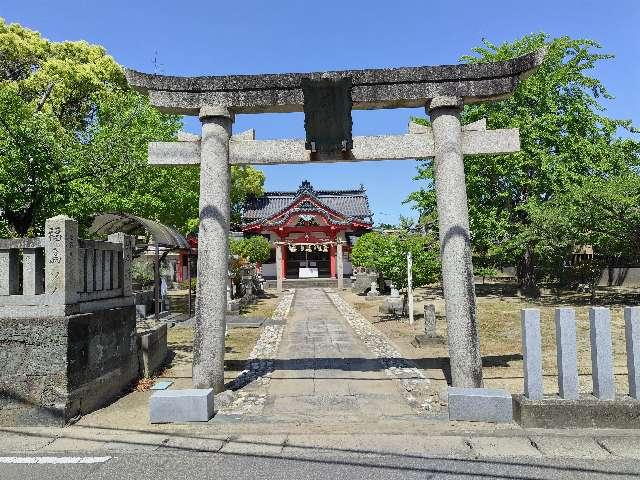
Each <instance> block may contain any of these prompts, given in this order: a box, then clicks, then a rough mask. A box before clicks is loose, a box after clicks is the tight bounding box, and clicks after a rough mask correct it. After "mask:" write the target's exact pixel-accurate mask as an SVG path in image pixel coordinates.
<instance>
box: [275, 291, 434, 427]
mask: <svg viewBox="0 0 640 480" xmlns="http://www.w3.org/2000/svg"><path fill="white" fill-rule="evenodd" d="M367 323H368V322H367ZM369 325H370V324H369ZM366 338H367V339H371V338H373V337H372V336H371V335H369V336H367V337H366ZM375 340H376V342H377V343H376V344H375V345H371V344H368V343H367V342H366V341H363V340H362V335H361V332H360V331H356V330H355V329H354V328H353V324H352V322H351V321H349V319H348V318H346V317H345V315H344V313H343V312H341V311H338V309H337V308H336V306H334V302H332V299H330V298H329V297H328V296H327V294H326V293H325V292H324V291H323V290H322V289H319V288H307V289H298V290H297V291H296V295H295V300H294V302H293V308H292V311H291V315H290V317H289V319H288V322H287V326H286V329H285V332H284V335H283V338H282V342H281V345H280V349H279V351H278V355H277V358H276V360H275V365H274V372H273V373H272V375H271V381H270V385H269V395H268V399H267V401H266V404H265V408H264V411H263V413H264V414H265V415H279V416H283V415H284V416H286V415H291V416H292V418H296V419H297V420H298V421H300V420H302V421H304V420H305V419H308V420H309V421H313V420H314V419H316V420H317V419H318V418H324V419H326V421H327V422H330V423H335V422H336V421H341V420H346V419H348V420H349V421H357V420H358V419H361V418H362V417H366V418H372V419H380V418H382V417H390V416H402V415H414V414H415V409H414V408H412V405H411V404H410V403H408V402H407V400H406V398H404V397H403V395H402V392H403V391H406V390H404V389H403V388H401V387H400V385H399V383H398V381H397V380H396V378H401V379H404V380H407V381H414V380H415V379H416V378H419V377H421V374H420V373H419V372H418V371H417V370H415V369H413V370H411V369H408V368H407V369H406V370H405V369H404V367H405V365H403V364H400V363H395V362H393V360H389V358H388V357H389V356H388V355H387V353H389V352H387V351H384V352H382V355H381V353H380V351H379V350H380V349H381V348H383V347H384V345H383V344H384V337H382V338H381V337H375ZM395 356H399V354H398V355H395ZM381 357H385V358H384V360H382V361H381ZM390 369H394V370H396V371H397V373H398V376H397V377H396V376H394V375H392V374H390V373H389V370H390Z"/></svg>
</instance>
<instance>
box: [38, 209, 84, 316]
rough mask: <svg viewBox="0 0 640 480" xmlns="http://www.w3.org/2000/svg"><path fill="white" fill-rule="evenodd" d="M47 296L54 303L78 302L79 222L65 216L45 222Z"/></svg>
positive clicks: (67, 303)
mask: <svg viewBox="0 0 640 480" xmlns="http://www.w3.org/2000/svg"><path fill="white" fill-rule="evenodd" d="M44 245H45V247H44V248H45V293H46V294H47V295H50V298H51V302H52V303H54V304H59V305H69V304H73V303H77V302H78V278H77V272H78V222H76V221H75V220H74V219H73V218H70V217H67V216H65V215H58V216H56V217H52V218H48V219H47V220H46V222H45V232H44Z"/></svg>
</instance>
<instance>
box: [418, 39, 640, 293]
mask: <svg viewBox="0 0 640 480" xmlns="http://www.w3.org/2000/svg"><path fill="white" fill-rule="evenodd" d="M544 46H546V47H547V48H548V53H547V56H546V59H545V61H544V63H543V65H542V66H541V67H540V68H539V70H538V71H537V72H536V73H535V74H533V75H532V76H531V77H529V78H528V79H526V80H525V81H523V82H522V83H521V84H520V85H519V86H518V88H517V89H516V91H515V93H514V95H513V96H511V97H510V98H508V99H506V100H504V101H500V102H494V103H487V104H475V105H467V106H465V109H464V111H463V113H462V120H463V123H469V122H473V121H475V120H479V119H481V118H486V119H487V128H492V129H495V128H514V127H515V128H519V129H520V139H521V151H520V152H519V153H515V154H509V155H501V156H478V157H474V158H467V159H466V160H465V174H466V179H467V194H468V198H469V215H470V226H471V232H472V243H473V248H474V253H475V255H476V256H481V257H483V258H485V263H486V264H487V265H515V267H516V271H517V276H518V280H519V283H520V286H521V288H522V289H523V291H525V292H529V293H534V294H535V293H536V291H537V285H538V281H539V279H540V277H541V274H543V273H544V272H543V270H541V267H542V266H543V265H541V262H540V255H541V254H542V253H543V250H544V249H545V248H546V246H545V244H544V241H545V239H544V235H541V234H542V233H543V232H541V231H540V230H539V229H538V228H537V227H536V226H535V225H534V224H533V222H532V215H533V213H534V212H536V211H538V210H540V209H543V208H545V207H544V205H545V204H546V203H547V202H549V201H550V200H552V199H553V198H554V197H555V196H557V195H559V194H561V193H562V192H565V191H568V190H569V189H570V188H571V187H572V186H574V185H581V184H582V183H583V182H584V181H585V180H586V179H587V178H589V177H592V176H595V177H600V178H605V177H607V176H609V175H618V174H620V173H624V172H627V171H629V168H630V166H632V165H636V164H637V163H638V155H639V153H640V146H639V143H638V142H637V141H636V140H633V139H631V138H626V139H625V138H620V137H619V136H618V133H617V132H618V130H619V129H626V130H629V131H633V128H632V126H631V123H630V121H627V120H616V119H611V118H608V117H607V116H605V115H604V114H603V110H604V107H603V106H602V104H601V103H600V99H601V98H605V99H610V98H612V97H611V95H610V94H609V93H608V92H607V90H606V89H605V87H604V85H603V84H602V82H600V81H599V80H598V79H596V78H594V77H592V76H589V74H588V72H589V71H590V70H592V69H593V68H594V67H595V66H596V65H597V63H598V62H599V61H601V60H606V59H610V58H612V56H611V55H607V54H602V53H597V52H596V50H597V49H599V48H600V46H599V45H598V44H597V43H596V42H594V41H592V40H584V39H571V38H569V37H560V38H555V39H550V38H549V37H548V36H547V35H545V34H542V33H541V34H534V35H527V36H525V37H524V38H522V39H520V40H516V41H515V42H512V43H504V44H501V45H495V44H492V43H491V42H489V41H487V40H484V41H483V45H482V46H480V47H477V48H474V49H473V52H474V53H475V54H476V55H475V56H465V57H463V58H462V60H463V61H464V62H467V63H483V62H491V61H499V60H506V59H509V58H513V57H516V56H518V55H522V54H524V53H526V52H529V51H532V50H535V49H538V48H542V47H544ZM416 179H418V180H427V182H428V183H427V185H426V187H424V188H422V189H420V190H419V191H417V192H415V193H413V194H412V195H411V196H410V200H411V201H413V202H415V204H416V207H417V208H418V209H419V210H420V211H421V214H422V216H423V217H425V218H435V216H436V202H435V192H434V190H433V169H432V164H431V162H430V161H424V162H422V163H421V165H420V166H419V167H418V175H417V177H416Z"/></svg>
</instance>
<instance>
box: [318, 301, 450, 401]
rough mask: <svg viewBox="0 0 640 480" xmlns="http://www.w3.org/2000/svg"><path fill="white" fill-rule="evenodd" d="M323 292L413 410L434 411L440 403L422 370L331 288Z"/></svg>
mask: <svg viewBox="0 0 640 480" xmlns="http://www.w3.org/2000/svg"><path fill="white" fill-rule="evenodd" d="M325 292H326V293H327V296H328V297H329V299H330V300H331V302H332V303H333V304H334V305H335V307H336V308H337V310H338V311H339V312H340V314H342V316H343V317H344V318H345V319H346V320H347V322H348V323H349V325H350V326H351V328H352V329H353V331H354V332H355V334H356V335H357V337H358V338H359V339H360V340H361V341H362V343H364V344H365V345H366V346H367V348H368V349H369V350H370V351H371V352H372V353H373V355H374V356H375V358H377V359H378V361H379V362H380V363H381V364H382V366H383V368H384V373H385V374H386V375H387V376H389V377H392V378H395V379H397V380H399V382H400V385H401V392H402V395H403V396H404V398H405V400H406V401H407V402H408V403H409V404H410V405H411V406H412V407H413V408H414V410H415V411H416V412H417V413H426V412H432V413H436V412H437V410H438V409H439V407H440V405H439V403H438V399H437V393H436V392H435V391H431V390H430V381H429V380H428V379H427V378H426V377H425V376H424V374H423V373H422V372H421V371H420V370H419V369H417V368H416V367H414V366H413V365H412V364H411V363H410V362H409V361H408V360H407V359H405V358H403V356H402V354H401V353H400V352H399V351H398V349H397V348H396V347H395V346H394V345H393V344H392V343H391V342H390V341H389V339H388V338H387V337H386V336H385V335H384V334H383V333H382V332H380V331H379V330H378V329H377V328H375V326H373V325H372V324H371V322H369V321H368V320H367V319H366V318H364V317H363V316H362V315H360V314H359V313H358V312H357V310H356V309H355V308H353V307H352V306H351V305H350V304H349V303H347V302H346V301H345V300H344V299H343V298H342V297H341V296H340V295H339V294H338V293H337V292H336V291H335V290H332V289H325Z"/></svg>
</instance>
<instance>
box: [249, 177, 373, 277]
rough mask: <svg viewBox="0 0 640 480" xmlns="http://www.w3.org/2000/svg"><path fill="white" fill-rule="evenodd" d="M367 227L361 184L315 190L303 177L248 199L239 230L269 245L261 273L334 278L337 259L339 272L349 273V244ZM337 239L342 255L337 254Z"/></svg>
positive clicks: (370, 225)
mask: <svg viewBox="0 0 640 480" xmlns="http://www.w3.org/2000/svg"><path fill="white" fill-rule="evenodd" d="M372 228H373V214H372V213H371V210H370V208H369V201H368V198H367V195H366V191H365V188H364V186H360V188H358V189H354V190H315V189H314V188H313V186H312V185H311V183H310V182H308V181H306V180H305V181H303V182H302V184H301V185H300V187H299V188H298V190H297V191H295V192H266V193H265V194H264V195H262V196H261V197H257V198H253V199H251V200H250V201H249V202H247V204H246V205H245V209H244V214H243V227H242V231H243V233H244V234H245V236H250V235H263V236H265V237H266V238H268V239H269V241H270V242H271V244H272V245H273V250H272V255H271V260H270V261H269V263H267V264H265V265H263V266H262V275H263V276H264V277H265V278H267V279H273V278H276V277H277V276H278V274H280V275H282V278H336V274H337V272H338V271H339V270H340V268H339V265H338V262H341V263H342V267H343V268H342V271H343V274H344V276H350V275H351V271H352V268H351V261H350V254H351V247H352V246H353V244H354V243H355V241H356V239H357V238H358V237H359V236H360V235H362V234H364V233H366V232H368V231H370V230H371V229H372ZM338 244H340V245H341V247H342V252H343V253H342V258H337V256H336V252H337V250H338V248H337V246H338ZM276 249H279V250H280V251H279V252H277V251H276ZM276 259H278V260H279V262H277V261H276ZM278 263H279V264H278ZM278 270H279V271H278Z"/></svg>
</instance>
